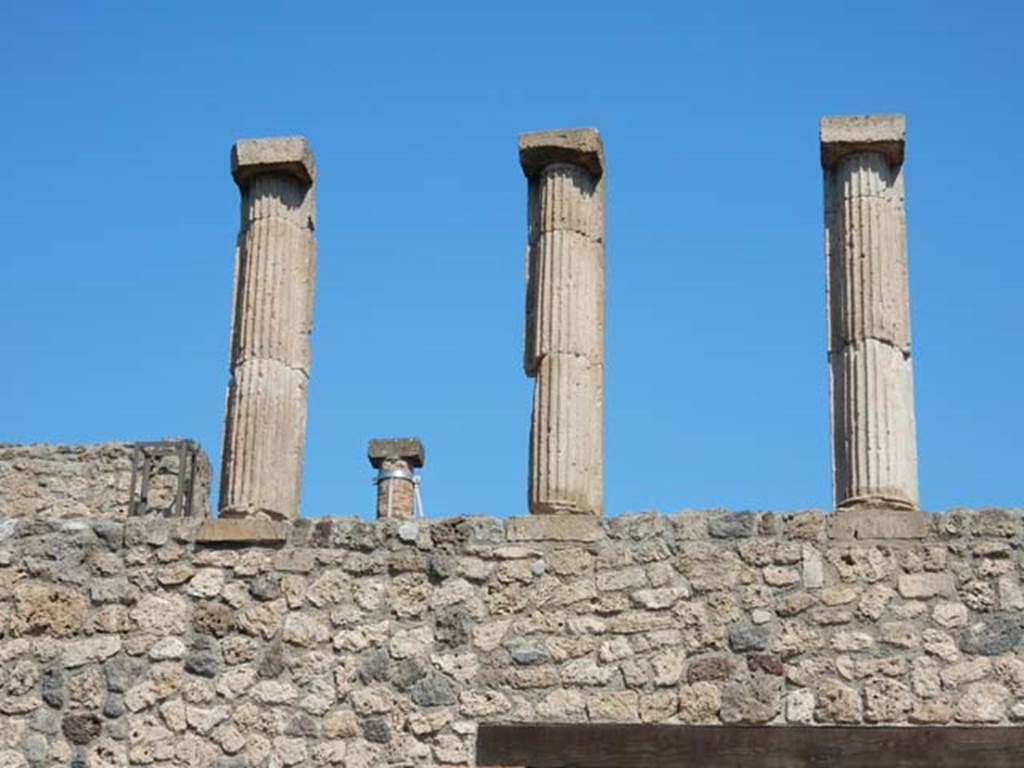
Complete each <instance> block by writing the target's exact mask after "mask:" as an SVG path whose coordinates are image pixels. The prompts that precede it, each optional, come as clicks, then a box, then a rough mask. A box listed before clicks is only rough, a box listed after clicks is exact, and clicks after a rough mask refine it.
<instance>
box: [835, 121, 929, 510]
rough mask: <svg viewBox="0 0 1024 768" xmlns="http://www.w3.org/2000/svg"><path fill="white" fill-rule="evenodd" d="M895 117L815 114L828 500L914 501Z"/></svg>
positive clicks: (900, 128)
mask: <svg viewBox="0 0 1024 768" xmlns="http://www.w3.org/2000/svg"><path fill="white" fill-rule="evenodd" d="M903 136H904V122H903V118H902V117H899V116H867V117H838V118H825V119H823V120H822V127H821V145H822V165H823V168H824V186H825V232H826V236H825V251H826V268H827V275H828V276H827V293H828V324H829V329H828V334H829V351H828V354H829V368H830V381H831V414H832V469H833V493H834V498H835V505H836V507H846V506H856V505H860V504H873V503H874V504H888V505H895V506H902V507H907V508H916V507H917V503H918V490H917V442H916V437H915V426H914V383H913V367H912V364H911V358H910V297H909V286H908V280H907V246H906V222H905V216H904V195H903V168H902V164H903V146H904V140H903Z"/></svg>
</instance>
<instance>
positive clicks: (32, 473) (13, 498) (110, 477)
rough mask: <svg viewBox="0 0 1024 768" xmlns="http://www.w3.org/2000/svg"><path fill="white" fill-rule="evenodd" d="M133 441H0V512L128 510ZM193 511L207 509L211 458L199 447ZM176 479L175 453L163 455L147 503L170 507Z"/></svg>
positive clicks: (83, 514)
mask: <svg viewBox="0 0 1024 768" xmlns="http://www.w3.org/2000/svg"><path fill="white" fill-rule="evenodd" d="M132 450H133V444H132V443H119V442H112V443H92V444H86V445H51V444H47V443H33V444H30V445H15V444H11V443H0V517H2V516H6V517H24V516H27V515H32V516H35V515H39V514H45V515H48V516H60V517H86V516H91V515H94V514H96V511H97V510H103V514H104V515H107V516H111V517H115V518H124V517H127V516H128V501H129V498H128V497H129V493H130V485H131V477H132ZM197 469H198V472H197V479H196V492H195V502H194V508H195V514H196V515H198V516H200V517H208V516H209V514H210V461H209V459H208V458H207V456H206V454H205V453H202V452H200V460H199V463H198V467H197ZM177 482H178V459H177V457H175V456H168V457H166V458H163V459H161V460H160V461H159V462H158V463H157V465H156V467H155V472H154V474H153V475H152V477H151V480H150V489H149V506H150V508H153V509H166V508H169V507H170V506H171V504H172V502H173V501H174V493H175V490H176V488H177Z"/></svg>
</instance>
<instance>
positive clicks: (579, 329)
mask: <svg viewBox="0 0 1024 768" xmlns="http://www.w3.org/2000/svg"><path fill="white" fill-rule="evenodd" d="M519 156H520V161H521V163H522V167H523V172H524V173H525V174H526V177H527V179H528V180H529V200H528V222H529V234H528V248H527V259H526V261H527V269H526V296H527V299H526V333H525V352H524V369H525V371H526V374H527V376H530V377H533V378H535V379H536V384H535V387H534V401H533V416H532V421H531V429H530V470H529V507H530V512H531V513H532V514H549V513H582V514H593V515H600V514H601V512H602V490H603V479H602V478H603V461H604V317H605V311H604V204H605V203H604V200H605V184H604V176H603V171H604V155H603V150H602V149H601V139H600V137H599V136H598V134H597V131H595V130H592V129H580V130H571V131H547V132H538V133H526V134H522V135H521V136H520V138H519Z"/></svg>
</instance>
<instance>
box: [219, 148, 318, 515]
mask: <svg viewBox="0 0 1024 768" xmlns="http://www.w3.org/2000/svg"><path fill="white" fill-rule="evenodd" d="M231 167H232V174H233V175H234V177H235V181H236V182H237V183H238V186H239V190H240V191H241V194H242V231H241V232H240V234H239V237H238V243H239V245H238V253H237V264H236V269H235V275H236V277H235V301H234V312H233V318H234V327H233V328H232V342H231V384H230V386H229V388H228V403H227V415H226V423H225V430H224V450H223V461H222V465H221V498H220V512H221V516H222V517H225V518H229V517H259V516H268V517H270V518H271V519H273V520H280V519H291V518H295V517H297V516H298V513H299V494H300V490H301V484H302V459H303V451H304V447H305V435H306V397H307V390H308V381H309V361H310V349H309V334H310V328H311V326H312V320H313V282H314V271H315V262H316V240H315V237H314V234H313V231H314V228H315V215H316V214H315V202H314V195H315V178H316V172H315V168H314V165H313V159H312V152H311V150H310V149H309V144H308V143H307V142H306V140H305V139H304V138H302V137H285V138H276V139H260V140H243V141H239V142H237V143H236V144H235V147H234V149H233V150H232V155H231Z"/></svg>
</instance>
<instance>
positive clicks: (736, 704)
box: [721, 675, 782, 723]
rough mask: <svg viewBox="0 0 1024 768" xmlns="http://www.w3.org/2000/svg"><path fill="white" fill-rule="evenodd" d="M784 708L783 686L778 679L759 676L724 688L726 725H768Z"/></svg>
mask: <svg viewBox="0 0 1024 768" xmlns="http://www.w3.org/2000/svg"><path fill="white" fill-rule="evenodd" d="M781 707H782V684H781V681H780V680H779V679H778V678H776V677H770V676H763V675H761V676H757V677H755V678H753V679H752V680H750V681H747V682H742V683H727V684H726V685H724V686H723V687H722V711H721V715H722V721H723V722H725V723H767V722H768V721H770V720H773V719H774V718H775V717H776V715H778V714H779V712H780V710H781Z"/></svg>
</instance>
